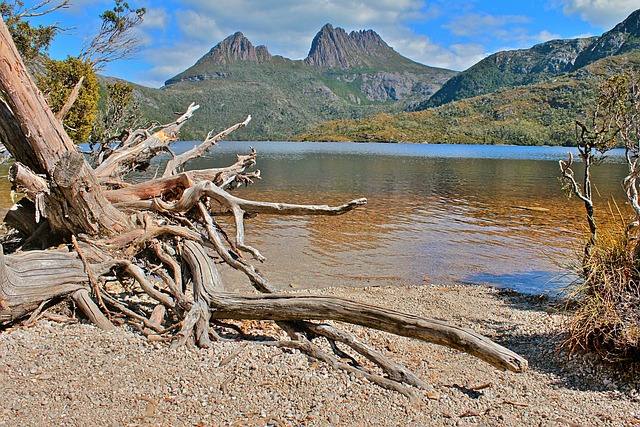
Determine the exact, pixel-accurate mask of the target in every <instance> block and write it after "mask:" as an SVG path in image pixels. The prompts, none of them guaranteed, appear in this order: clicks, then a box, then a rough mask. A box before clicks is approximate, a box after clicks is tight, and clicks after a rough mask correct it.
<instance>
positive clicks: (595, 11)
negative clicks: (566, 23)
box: [556, 0, 640, 30]
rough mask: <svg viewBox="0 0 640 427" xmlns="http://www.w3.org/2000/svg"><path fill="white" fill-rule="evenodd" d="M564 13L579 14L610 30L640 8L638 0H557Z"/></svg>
mask: <svg viewBox="0 0 640 427" xmlns="http://www.w3.org/2000/svg"><path fill="white" fill-rule="evenodd" d="M556 3H557V4H559V5H560V6H561V7H562V9H563V11H564V13H565V14H567V15H578V16H580V18H581V19H582V20H584V21H587V22H589V23H590V24H592V25H595V26H598V27H601V28H603V29H604V30H610V29H611V28H613V27H614V26H615V25H616V24H618V23H619V22H621V21H624V19H625V18H626V17H627V16H629V15H630V14H631V12H633V11H634V10H636V9H638V8H640V4H639V3H638V0H556Z"/></svg>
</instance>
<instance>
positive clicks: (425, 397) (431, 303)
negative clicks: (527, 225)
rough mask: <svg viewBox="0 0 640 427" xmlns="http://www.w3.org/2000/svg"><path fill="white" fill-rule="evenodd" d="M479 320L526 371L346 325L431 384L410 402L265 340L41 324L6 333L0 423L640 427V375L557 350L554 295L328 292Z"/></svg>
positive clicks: (461, 289) (472, 324)
mask: <svg viewBox="0 0 640 427" xmlns="http://www.w3.org/2000/svg"><path fill="white" fill-rule="evenodd" d="M315 293H322V294H328V295H338V296H342V297H346V298H350V299H356V300H362V301H365V302H368V303H374V304H380V305H385V306H387V307H391V308H395V309H398V310H403V311H407V312H411V313H416V314H420V315H424V316H427V317H432V318H438V319H444V320H447V321H449V322H452V323H455V324H458V325H461V326H464V327H468V328H471V329H474V330H475V331H477V332H480V333H482V334H485V335H487V336H489V337H491V338H492V339H494V340H496V341H497V342H499V343H501V344H503V345H505V346H507V347H509V348H510V349H512V350H514V351H516V352H518V353H519V354H521V355H522V356H524V357H525V358H527V359H528V360H529V363H530V369H529V370H528V371H527V372H525V373H522V374H514V373H511V372H502V371H498V370H496V369H495V368H493V367H491V366H490V365H488V364H486V363H485V362H483V361H481V360H478V359H476V358H474V357H472V356H469V355H467V354H464V353H460V352H458V351H455V350H450V349H447V348H443V347H440V346H436V345H433V344H427V343H422V342H418V341H416V340H411V339H406V338H400V337H396V336H393V335H389V334H386V333H380V332H375V331H370V330H365V329H362V328H359V327H350V326H349V327H346V328H347V329H349V330H350V331H352V332H354V333H355V335H356V336H358V337H359V338H360V339H362V340H363V341H365V342H368V343H370V344H371V345H373V346H375V347H376V348H377V349H379V350H380V351H382V352H384V353H385V354H387V355H389V356H391V357H392V358H393V359H394V360H396V361H398V362H400V363H403V364H405V365H406V366H408V367H409V368H411V369H413V370H414V371H415V372H416V373H417V374H418V375H419V376H420V377H421V378H422V379H424V380H425V381H427V382H428V383H430V384H431V385H432V388H431V389H430V390H419V391H417V392H418V395H419V396H420V399H419V400H418V401H416V402H411V401H409V399H407V398H406V397H404V396H403V395H401V394H398V393H395V392H391V391H388V390H385V389H382V388H380V387H378V386H375V385H373V384H371V383H369V382H368V381H367V380H364V379H361V378H359V377H356V376H353V375H350V374H347V373H345V372H342V371H336V370H333V369H330V368H328V367H327V366H326V365H324V364H323V363H320V362H317V361H315V360H310V359H308V358H307V357H306V356H304V355H302V354H300V353H298V352H296V351H288V350H280V349H277V348H272V347H267V346H264V345H262V344H259V343H255V342H246V341H236V342H225V343H217V344H216V345H215V347H214V348H212V349H207V350H202V349H187V348H182V349H178V350H172V349H170V348H169V347H168V346H167V345H165V344H160V343H149V342H148V341H147V340H146V339H145V338H144V337H142V336H141V335H139V334H137V333H135V332H131V331H129V330H128V329H126V328H119V329H118V330H117V331H115V332H110V333H106V332H102V331H100V330H97V329H96V328H94V327H93V326H90V325H86V324H72V325H62V324H57V323H52V322H50V321H47V320H41V321H39V322H38V324H37V325H35V326H33V327H30V328H14V329H10V330H6V331H4V332H1V333H0V384H1V390H2V394H1V398H0V414H1V416H0V426H31V425H34V426H35V425H43V426H229V425H237V426H240V425H242V426H268V425H269V426H270V425H273V426H278V425H286V426H302V425H307V426H440V425H442V426H449V425H451V426H466V425H482V426H503V425H504V426H576V425H581V426H582V425H583V426H632V425H637V424H640V396H639V395H638V390H637V388H636V387H638V384H629V383H625V382H622V381H620V380H619V379H618V378H617V376H616V375H615V374H613V373H611V372H610V371H608V370H607V369H604V368H601V367H598V366H594V364H593V363H592V361H591V360H590V359H589V358H585V357H575V358H572V359H569V358H568V357H567V355H566V354H564V353H562V352H559V351H558V350H557V342H558V340H559V339H560V338H559V336H558V334H559V333H560V332H561V325H562V323H563V322H564V321H565V319H564V318H563V315H561V314H558V313H556V312H554V311H553V310H551V309H550V303H549V302H548V301H547V300H545V299H544V298H539V297H535V296H528V295H522V294H518V293H514V292H509V291H499V290H496V289H493V288H485V287H472V286H436V285H430V286H422V287H410V288H402V287H383V288H364V289H352V288H349V289H342V288H340V289H337V288H336V289H325V290H321V291H319V292H318V291H316V292H315Z"/></svg>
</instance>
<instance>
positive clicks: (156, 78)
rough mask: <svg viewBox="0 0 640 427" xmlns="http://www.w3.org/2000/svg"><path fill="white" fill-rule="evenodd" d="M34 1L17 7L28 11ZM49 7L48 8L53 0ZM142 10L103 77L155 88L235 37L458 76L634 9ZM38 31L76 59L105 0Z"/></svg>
mask: <svg viewBox="0 0 640 427" xmlns="http://www.w3.org/2000/svg"><path fill="white" fill-rule="evenodd" d="M40 1H41V0H38V1H25V5H27V6H29V5H33V4H36V3H38V2H40ZM51 1H52V3H51V4H55V0H51ZM128 2H129V4H130V5H131V7H145V8H147V15H146V16H145V22H144V23H143V25H142V26H141V27H140V28H139V29H138V32H137V37H138V38H139V40H140V42H141V44H142V50H141V51H140V53H139V54H138V55H137V57H136V59H134V60H128V61H119V62H116V63H112V64H110V65H109V66H108V67H107V68H106V69H105V70H104V71H103V74H106V75H110V76H115V77H120V78H124V79H127V80H130V81H133V82H136V83H139V84H143V85H146V86H150V87H160V86H162V85H163V82H164V81H165V80H167V79H169V78H170V77H172V76H174V75H175V74H177V73H179V72H181V71H183V70H184V69H186V68H188V67H189V66H191V65H193V63H194V62H195V61H197V60H198V59H199V58H200V57H201V56H202V55H204V54H205V53H207V52H208V51H209V49H211V48H212V47H213V46H214V45H216V44H217V43H219V42H220V41H221V40H223V39H224V38H225V37H227V36H229V35H231V34H233V33H234V32H236V31H241V32H243V33H244V35H245V36H247V38H249V40H251V42H252V43H253V44H254V45H256V46H257V45H265V46H267V47H268V48H269V51H270V52H271V54H274V55H282V56H285V57H287V58H290V59H302V58H304V57H306V55H307V53H308V51H309V47H310V46H311V41H312V39H313V37H314V35H315V34H316V33H317V32H318V30H320V28H321V27H322V26H323V25H324V24H326V23H331V24H333V26H334V27H341V28H344V29H345V30H347V31H351V30H361V29H373V30H375V31H376V32H378V34H380V35H381V36H382V38H383V39H384V40H385V41H386V42H387V43H388V44H389V45H390V46H391V47H393V48H394V49H395V50H396V51H397V52H399V53H400V54H402V55H404V56H406V57H408V58H411V59H413V60H414V61H417V62H421V63H423V64H427V65H431V66H437V67H444V68H450V69H454V70H464V69H466V68H468V67H470V66H471V65H473V64H475V63H476V62H477V61H479V60H480V59H482V58H483V57H485V56H487V55H489V54H492V53H494V52H497V51H500V50H506V49H520V48H529V47H531V46H533V45H535V44H537V43H540V42H543V41H547V40H551V39H557V38H574V37H584V36H590V35H600V34H602V33H603V32H605V31H607V30H609V29H611V28H613V26H615V24H617V23H618V22H620V21H622V20H624V18H626V17H627V16H628V15H629V14H630V13H631V12H633V11H634V10H636V9H639V8H640V0H511V1H504V0H469V1H464V0H434V1H427V0H369V1H365V0H301V1H297V0H222V1H218V0H182V1H169V0H154V1H151V0H128ZM72 3H73V5H72V6H70V7H69V8H67V9H64V10H60V11H58V12H56V13H55V14H50V15H47V16H45V17H43V18H40V19H42V22H52V21H57V22H60V23H61V25H62V26H65V27H72V26H73V27H76V28H75V29H74V30H72V31H70V32H69V33H68V34H63V35H59V36H58V37H57V39H56V41H55V42H54V44H53V45H52V47H51V54H52V56H53V57H57V58H64V57H65V56H66V55H67V54H71V55H77V54H78V53H79V51H80V46H81V45H82V41H83V40H84V39H85V38H87V37H90V36H91V35H92V34H95V32H96V31H97V29H98V28H99V25H100V21H99V18H98V15H99V14H100V13H101V12H102V11H104V10H106V9H108V8H110V7H113V2H112V1H107V0H72Z"/></svg>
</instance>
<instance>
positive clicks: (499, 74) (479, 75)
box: [415, 9, 640, 110]
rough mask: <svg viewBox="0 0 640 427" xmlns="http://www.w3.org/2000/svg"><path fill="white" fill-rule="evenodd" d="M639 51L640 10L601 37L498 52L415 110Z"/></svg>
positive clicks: (519, 84)
mask: <svg viewBox="0 0 640 427" xmlns="http://www.w3.org/2000/svg"><path fill="white" fill-rule="evenodd" d="M638 48H640V9H639V10H637V11H635V12H633V13H632V14H631V15H629V17H628V18H627V19H625V20H624V21H623V22H621V23H620V24H618V25H616V26H615V28H613V29H612V30H610V31H608V32H606V33H604V34H603V35H602V36H600V37H590V38H578V39H572V40H552V41H549V42H545V43H541V44H538V45H536V46H533V47H532V48H531V49H520V50H512V51H505V52H498V53H495V54H493V55H490V56H488V57H487V58H485V59H483V60H481V61H480V62H478V63H477V64H475V65H474V66H472V67H471V68H469V69H468V70H466V71H464V72H462V73H460V74H458V75H457V76H455V77H453V78H452V79H450V80H449V81H448V82H446V83H445V84H444V85H443V86H442V88H441V89H440V90H439V91H438V92H436V93H435V94H434V95H433V96H432V97H431V98H429V99H428V100H425V101H424V102H422V103H421V104H420V105H418V106H417V107H416V108H415V109H416V110H423V109H425V108H429V107H436V106H439V105H443V104H446V103H448V102H451V101H456V100H461V99H465V98H472V97H474V96H479V95H484V94H488V93H491V92H494V91H496V90H498V89H500V88H505V87H515V86H523V85H529V84H533V83H542V82H545V81H550V80H552V79H554V78H556V77H557V76H559V75H561V74H563V73H570V72H574V71H577V70H579V69H581V68H583V67H585V66H587V65H589V64H592V63H594V62H595V61H597V60H600V59H603V58H607V57H611V56H615V55H621V54H623V53H626V52H631V51H633V50H635V49H638Z"/></svg>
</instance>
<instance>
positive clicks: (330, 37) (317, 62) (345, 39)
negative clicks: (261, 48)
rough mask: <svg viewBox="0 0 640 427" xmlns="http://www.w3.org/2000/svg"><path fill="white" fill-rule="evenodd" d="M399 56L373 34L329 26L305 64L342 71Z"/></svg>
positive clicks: (315, 43) (315, 42) (314, 43)
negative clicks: (349, 31) (348, 31)
mask: <svg viewBox="0 0 640 427" xmlns="http://www.w3.org/2000/svg"><path fill="white" fill-rule="evenodd" d="M394 55H397V53H396V52H395V51H394V50H393V49H391V48H390V47H389V45H387V44H386V43H385V42H384V40H382V38H381V37H380V36H379V35H378V34H377V33H376V32H375V31H373V30H361V31H352V32H351V33H349V34H347V32H346V31H345V30H344V29H342V28H334V27H333V26H332V25H331V24H326V25H325V26H324V27H322V29H321V30H320V31H319V32H318V34H316V36H315V37H314V39H313V42H312V43H311V49H310V50H309V55H308V56H307V58H306V59H305V62H306V63H307V64H309V65H312V66H315V67H317V68H320V69H329V68H339V69H343V70H347V69H354V68H362V67H366V66H370V65H371V64H372V63H374V62H376V60H379V59H383V58H390V57H392V56H394Z"/></svg>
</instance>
